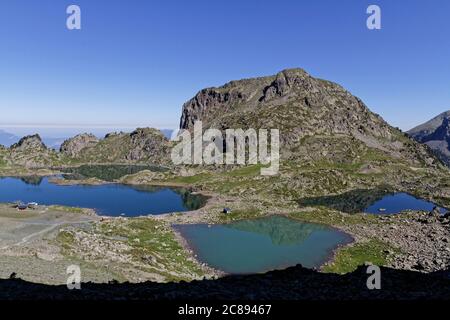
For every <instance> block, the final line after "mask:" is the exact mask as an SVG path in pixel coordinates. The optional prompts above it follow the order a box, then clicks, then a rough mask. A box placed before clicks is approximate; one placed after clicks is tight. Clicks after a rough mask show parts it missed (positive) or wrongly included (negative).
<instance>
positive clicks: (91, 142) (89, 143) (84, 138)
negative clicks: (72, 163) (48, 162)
mask: <svg viewBox="0 0 450 320" xmlns="http://www.w3.org/2000/svg"><path fill="white" fill-rule="evenodd" d="M98 142H99V139H98V138H97V137H96V136H94V135H93V134H88V133H83V134H79V135H77V136H75V137H73V138H70V139H68V140H66V141H64V142H63V144H62V145H61V148H60V152H62V153H64V154H66V155H68V156H70V157H77V156H79V155H80V152H81V151H82V150H83V149H85V148H89V147H93V146H95V145H96V144H97V143H98Z"/></svg>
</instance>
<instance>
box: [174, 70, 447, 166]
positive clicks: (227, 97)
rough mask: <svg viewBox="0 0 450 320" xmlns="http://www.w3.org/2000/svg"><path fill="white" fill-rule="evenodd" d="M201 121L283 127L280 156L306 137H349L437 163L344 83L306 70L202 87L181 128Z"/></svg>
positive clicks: (187, 108)
mask: <svg viewBox="0 0 450 320" xmlns="http://www.w3.org/2000/svg"><path fill="white" fill-rule="evenodd" d="M197 120H201V121H202V122H203V127H204V128H217V129H220V130H224V129H227V128H232V129H236V128H243V129H246V128H254V129H256V130H258V129H279V130H280V139H281V141H280V142H281V153H282V156H283V155H287V154H289V153H292V152H291V151H292V150H294V153H296V152H297V151H295V150H299V147H300V146H301V140H302V139H303V138H305V137H310V136H328V137H331V136H334V137H335V136H346V137H351V138H354V139H357V140H359V141H362V142H363V143H364V144H365V145H367V146H368V147H370V148H375V149H378V150H381V151H383V152H386V153H388V154H389V155H390V156H393V157H395V158H403V159H407V160H408V161H410V162H412V163H415V164H417V165H418V164H421V163H427V164H428V165H433V164H435V163H437V162H438V161H437V160H436V159H435V158H434V157H433V156H432V155H430V153H429V151H428V150H427V149H426V148H425V147H424V146H420V145H419V144H417V143H415V142H414V141H412V140H411V139H408V138H407V137H405V136H404V134H403V133H402V132H401V131H400V130H398V129H395V128H393V127H391V126H390V125H389V124H387V123H386V122H385V121H384V120H383V119H382V118H381V117H380V116H378V115H377V114H375V113H372V112H371V111H370V110H369V109H368V108H367V107H366V105H365V104H364V103H363V102H362V101H361V100H360V99H359V98H357V97H355V96H353V95H352V94H351V93H350V92H348V91H347V90H345V89H344V88H342V87H341V86H340V85H338V84H336V83H333V82H330V81H326V80H321V79H317V78H314V77H312V76H311V75H309V74H308V73H307V72H306V71H304V70H302V69H287V70H284V71H281V72H279V73H278V74H277V75H274V76H269V77H261V78H254V79H245V80H239V81H232V82H230V83H228V84H226V85H224V86H222V87H218V88H207V89H203V90H201V91H200V92H199V93H198V94H197V95H196V96H195V97H194V98H192V99H191V100H189V101H188V102H186V103H185V104H184V105H183V110H182V116H181V120H180V127H181V128H182V129H192V128H193V126H194V123H195V121H197Z"/></svg>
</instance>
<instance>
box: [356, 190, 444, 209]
mask: <svg viewBox="0 0 450 320" xmlns="http://www.w3.org/2000/svg"><path fill="white" fill-rule="evenodd" d="M435 206H436V204H434V203H432V202H429V201H426V200H423V199H420V198H416V197H414V196H412V195H410V194H407V193H395V194H388V195H385V196H383V198H382V199H381V200H378V201H376V202H375V203H373V204H372V205H370V206H369V207H367V208H366V209H365V210H364V211H365V212H367V213H374V214H394V213H400V212H402V211H404V210H423V211H431V210H432V209H433V208H434V207H435ZM438 207H439V206H438ZM439 210H440V211H441V213H445V212H446V211H447V210H446V209H445V208H441V207H439Z"/></svg>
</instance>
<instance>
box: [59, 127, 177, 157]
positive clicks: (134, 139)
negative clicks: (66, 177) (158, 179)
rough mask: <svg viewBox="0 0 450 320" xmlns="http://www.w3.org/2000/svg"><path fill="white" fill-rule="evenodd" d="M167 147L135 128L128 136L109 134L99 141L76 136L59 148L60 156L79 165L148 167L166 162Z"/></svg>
mask: <svg viewBox="0 0 450 320" xmlns="http://www.w3.org/2000/svg"><path fill="white" fill-rule="evenodd" d="M169 146H170V143H169V140H167V139H166V138H165V137H164V135H163V133H162V132H161V131H159V130H157V129H153V128H138V129H136V130H135V131H133V132H131V133H125V132H113V133H108V134H107V135H105V137H104V138H103V139H97V137H95V136H93V135H90V134H82V135H78V136H76V137H74V138H72V139H69V140H67V141H65V142H64V143H63V145H62V146H61V153H63V154H65V155H67V156H70V157H72V158H74V159H75V160H77V161H79V162H82V163H147V164H149V163H152V164H163V163H167V162H168V161H169V160H170V157H169V156H170V148H169Z"/></svg>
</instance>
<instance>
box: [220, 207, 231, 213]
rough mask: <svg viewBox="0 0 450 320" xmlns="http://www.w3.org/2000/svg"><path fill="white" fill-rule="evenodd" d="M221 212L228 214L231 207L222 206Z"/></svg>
mask: <svg viewBox="0 0 450 320" xmlns="http://www.w3.org/2000/svg"><path fill="white" fill-rule="evenodd" d="M222 213H225V214H230V213H231V209H230V208H223V210H222Z"/></svg>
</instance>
